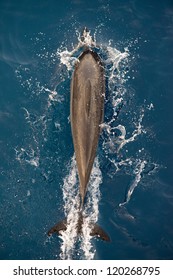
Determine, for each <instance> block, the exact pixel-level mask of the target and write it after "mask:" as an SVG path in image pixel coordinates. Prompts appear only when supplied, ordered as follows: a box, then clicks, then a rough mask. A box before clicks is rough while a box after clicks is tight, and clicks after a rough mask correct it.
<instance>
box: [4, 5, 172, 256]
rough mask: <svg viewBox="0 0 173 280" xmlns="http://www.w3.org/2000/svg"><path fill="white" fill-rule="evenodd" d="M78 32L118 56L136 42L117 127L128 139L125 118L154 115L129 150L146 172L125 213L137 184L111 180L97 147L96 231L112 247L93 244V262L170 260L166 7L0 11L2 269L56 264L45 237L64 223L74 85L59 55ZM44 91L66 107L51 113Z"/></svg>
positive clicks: (124, 176)
mask: <svg viewBox="0 0 173 280" xmlns="http://www.w3.org/2000/svg"><path fill="white" fill-rule="evenodd" d="M84 26H87V27H88V28H89V30H91V33H92V34H94V32H95V30H96V29H98V30H99V32H98V33H97V41H98V42H100V43H101V44H103V45H105V46H108V42H109V40H110V39H111V40H112V44H113V46H114V47H116V48H117V49H119V50H120V51H123V48H124V47H127V46H129V42H133V44H131V47H130V49H129V51H130V56H131V57H134V58H135V59H134V61H133V63H131V68H130V72H129V75H130V77H131V78H130V79H129V80H128V82H127V83H126V85H125V86H126V87H127V91H129V93H130V94H129V100H128V94H127V96H126V104H125V106H124V107H123V110H122V113H120V114H119V116H118V119H117V125H118V124H119V123H121V124H122V123H123V125H124V126H125V127H126V131H130V129H131V127H130V125H129V118H128V116H132V115H133V114H134V116H135V112H136V116H138V114H140V113H139V112H140V108H142V106H144V107H145V108H146V107H147V106H149V104H153V106H154V108H153V109H152V110H146V111H145V114H144V119H143V123H142V125H143V128H144V129H145V131H146V133H144V134H142V135H141V136H139V137H138V140H136V141H135V142H133V143H131V144H129V147H128V148H129V150H128V151H127V153H128V152H129V153H131V154H130V156H131V157H133V156H135V155H136V151H137V150H139V149H141V148H143V151H144V152H143V154H142V155H141V158H142V159H143V160H144V159H145V160H146V161H147V162H149V165H148V166H147V168H146V170H144V171H145V172H143V174H142V178H141V180H140V182H139V184H138V186H137V187H136V189H135V190H134V193H133V194H132V197H131V199H130V201H129V202H128V203H127V204H126V205H125V206H124V207H119V203H122V202H123V201H124V199H125V195H126V193H127V190H128V188H129V186H130V185H131V183H132V181H133V179H134V176H132V174H130V171H128V172H122V173H121V172H120V173H117V174H116V172H115V170H114V169H113V166H111V165H110V162H109V161H107V159H106V156H105V154H104V151H102V148H101V144H100V146H99V150H98V154H99V156H100V168H101V171H102V175H103V182H102V185H101V186H100V190H101V200H100V204H99V213H100V214H99V223H100V224H101V225H102V226H103V227H104V229H106V231H107V232H108V233H109V235H110V237H111V242H110V243H109V244H108V243H105V242H102V241H100V240H96V239H93V241H92V243H93V246H94V247H95V249H96V254H95V259H173V219H172V213H173V175H172V172H173V171H172V162H173V125H172V120H173V110H172V102H173V95H172V81H173V71H172V65H173V56H172V53H173V1H172V0H165V1H156V0H153V1H149V0H146V1H137V0H129V1H127V0H119V1H118V0H114V1H113V0H110V1H106V0H93V1H84V0H72V1H70V0H69V1H68V0H64V1H58V0H57V1H53V0H50V1H45V0H42V1H40V0H38V1H33V0H30V1H29V0H23V1H17V0H13V1H12V0H11V1H9V0H1V1H0V159H1V160H0V259H57V258H59V254H60V244H61V241H60V239H59V238H58V237H53V238H51V239H48V238H47V231H48V230H49V228H50V227H51V226H52V225H53V224H54V223H55V222H57V221H58V220H60V219H61V217H62V215H63V202H62V190H61V188H62V184H63V179H64V178H65V176H66V175H67V174H68V172H69V170H68V163H69V160H70V158H71V157H72V156H73V153H74V150H73V144H72V136H71V130H70V122H69V114H70V113H69V107H70V75H68V74H67V73H66V69H65V68H64V69H61V73H59V68H58V65H57V63H59V62H58V59H57V57H56V50H57V49H58V48H60V47H61V46H62V47H64V48H67V49H71V48H72V44H76V43H77V36H76V30H79V32H80V31H81V30H82V28H83V27H84ZM135 40H137V43H134V42H135ZM50 54H54V56H51V55H50ZM63 71H64V74H62V73H63ZM60 74H61V75H63V77H65V79H64V80H63V81H62V79H60V78H59V77H60ZM132 77H134V78H132ZM60 80H61V83H60ZM41 86H44V88H48V89H51V90H53V89H55V88H56V87H57V88H58V92H59V94H60V96H59V98H60V99H61V100H62V101H61V102H57V103H55V104H52V105H51V106H48V92H46V91H44V90H43V91H41ZM40 92H41V93H40ZM132 93H133V94H132ZM105 110H106V111H105V115H106V116H108V115H109V110H110V108H108V107H106V109H105ZM136 118H137V117H136ZM103 137H104V136H102V139H101V141H104V139H103ZM122 153H124V154H125V153H126V147H124V150H123V151H122ZM124 154H123V155H124ZM32 160H33V161H32ZM115 160H116V155H115ZM156 167H157V168H156ZM153 169H154V170H155V172H152V170H153ZM74 258H75V256H74ZM81 258H82V256H81Z"/></svg>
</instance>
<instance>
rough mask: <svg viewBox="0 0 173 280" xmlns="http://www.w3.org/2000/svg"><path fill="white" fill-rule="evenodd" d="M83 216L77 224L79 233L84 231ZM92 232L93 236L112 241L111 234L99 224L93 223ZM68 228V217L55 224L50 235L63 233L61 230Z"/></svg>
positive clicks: (49, 232)
mask: <svg viewBox="0 0 173 280" xmlns="http://www.w3.org/2000/svg"><path fill="white" fill-rule="evenodd" d="M81 222H82V221H81V218H79V221H78V225H77V231H78V234H81V232H82V230H81V229H82V224H81ZM91 228H92V229H91V233H90V235H91V236H93V237H94V236H95V237H98V238H100V239H102V240H104V241H108V242H110V241H111V240H110V237H109V235H108V234H107V233H106V232H105V231H104V230H103V229H102V228H101V227H100V226H99V225H97V224H95V225H92V226H91ZM66 229H67V219H64V220H62V221H60V222H59V223H57V224H56V225H55V226H53V227H52V228H51V229H50V230H49V231H48V233H47V234H48V235H49V236H51V235H52V234H53V233H56V234H58V235H61V232H62V231H66Z"/></svg>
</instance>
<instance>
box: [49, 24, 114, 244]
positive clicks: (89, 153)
mask: <svg viewBox="0 0 173 280" xmlns="http://www.w3.org/2000/svg"><path fill="white" fill-rule="evenodd" d="M85 32H88V30H87V29H86V28H85V29H84V31H83V34H84V33H85ZM82 36H83V35H82ZM81 39H82V37H81ZM104 97H105V74H104V67H103V64H102V62H101V59H100V57H99V55H98V54H97V53H96V52H94V51H93V50H92V49H90V48H89V46H85V49H84V51H83V52H82V54H81V55H80V56H79V57H78V61H77V63H76V65H75V69H74V72H73V76H72V81H71V100H70V119H71V130H72V137H73V145H74V150H75V156H76V163H77V169H78V176H79V182H80V197H81V203H80V209H79V218H78V225H77V232H78V234H81V233H82V224H83V215H82V212H83V208H84V204H85V196H86V193H87V186H88V182H89V179H90V175H91V171H92V167H93V163H94V159H95V156H96V152H97V146H98V141H99V136H100V132H101V127H100V125H101V124H102V122H103V118H104ZM90 227H91V233H90V234H91V236H97V237H100V238H101V239H102V240H106V241H110V238H109V236H108V235H107V234H106V233H105V232H104V231H103V229H101V227H99V226H98V225H93V224H91V226H90ZM66 229H67V220H66V219H65V220H63V221H61V222H59V223H58V224H56V225H55V226H54V227H53V228H51V229H50V231H49V232H48V235H51V234H52V233H54V232H56V233H57V234H59V235H60V234H61V231H65V230H66Z"/></svg>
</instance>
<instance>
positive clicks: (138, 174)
mask: <svg viewBox="0 0 173 280" xmlns="http://www.w3.org/2000/svg"><path fill="white" fill-rule="evenodd" d="M146 164H147V161H145V160H143V161H141V160H139V161H138V162H137V164H136V168H135V170H134V174H135V178H134V180H133V182H132V184H131V185H130V188H129V190H128V192H127V196H126V199H125V201H124V202H123V203H120V204H119V206H123V205H125V204H126V203H128V202H129V200H130V198H131V196H132V194H133V192H134V190H135V188H136V187H137V186H138V184H139V182H140V180H141V177H142V172H143V171H144V168H145V166H146Z"/></svg>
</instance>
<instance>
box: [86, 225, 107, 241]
mask: <svg viewBox="0 0 173 280" xmlns="http://www.w3.org/2000/svg"><path fill="white" fill-rule="evenodd" d="M90 235H91V236H96V237H98V238H100V239H102V240H104V241H108V242H110V241H111V239H110V237H109V235H108V234H107V233H106V232H105V231H104V230H103V229H102V228H101V227H100V226H99V225H97V224H95V225H94V226H93V228H92V230H91V233H90Z"/></svg>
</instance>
